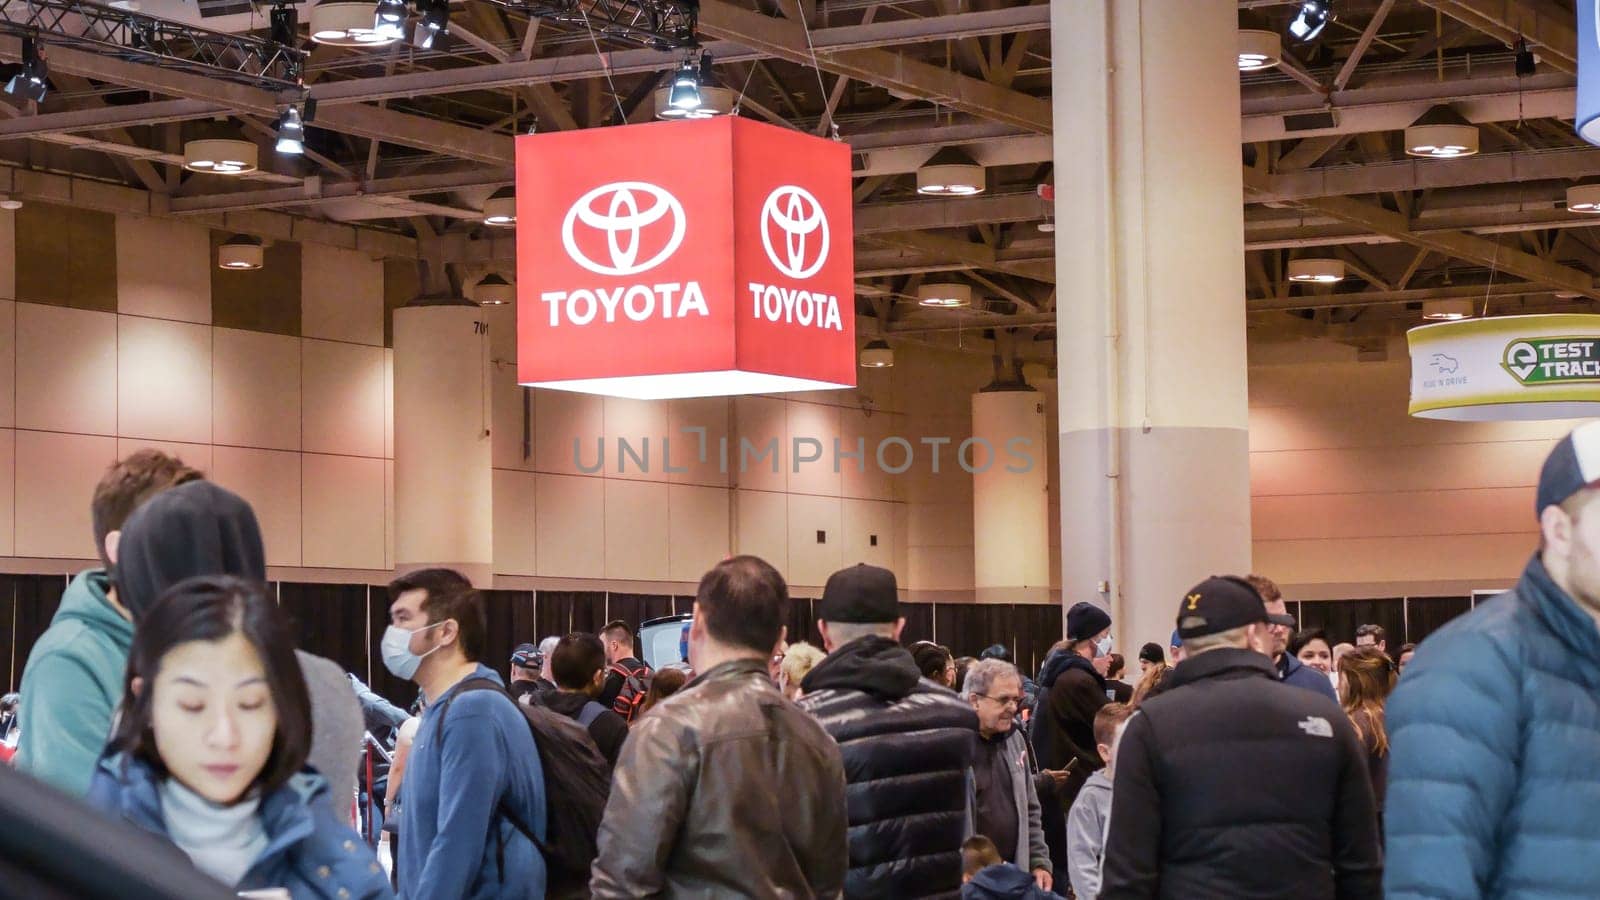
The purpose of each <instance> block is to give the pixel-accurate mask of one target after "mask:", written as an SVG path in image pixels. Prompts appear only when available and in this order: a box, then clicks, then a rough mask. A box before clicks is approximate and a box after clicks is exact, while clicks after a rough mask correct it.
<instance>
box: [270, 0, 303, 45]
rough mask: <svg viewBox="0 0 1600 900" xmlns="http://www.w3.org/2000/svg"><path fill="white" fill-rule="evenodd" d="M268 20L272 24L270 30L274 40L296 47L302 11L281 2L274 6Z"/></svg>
mask: <svg viewBox="0 0 1600 900" xmlns="http://www.w3.org/2000/svg"><path fill="white" fill-rule="evenodd" d="M267 20H268V22H270V23H271V26H272V27H271V31H270V32H269V34H270V36H271V40H272V42H273V43H274V44H278V45H279V46H283V47H288V48H290V49H291V50H292V49H294V47H295V45H296V44H298V43H299V34H300V13H299V12H298V11H297V10H296V9H295V8H294V7H292V6H289V5H288V4H286V3H280V4H278V5H277V6H274V7H273V8H272V12H271V13H269V14H268V19H267Z"/></svg>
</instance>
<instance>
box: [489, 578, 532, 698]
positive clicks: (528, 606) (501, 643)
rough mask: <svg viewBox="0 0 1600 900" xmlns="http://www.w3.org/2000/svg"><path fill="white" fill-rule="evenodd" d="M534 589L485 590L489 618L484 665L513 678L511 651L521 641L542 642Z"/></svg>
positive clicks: (524, 642) (504, 676)
mask: <svg viewBox="0 0 1600 900" xmlns="http://www.w3.org/2000/svg"><path fill="white" fill-rule="evenodd" d="M534 607H535V603H534V596H533V591H484V592H483V609H484V618H485V619H486V620H487V625H488V628H487V631H486V632H485V634H484V638H485V640H484V650H483V664H484V665H486V666H488V667H489V668H491V669H494V670H495V671H496V672H499V673H500V675H501V677H503V678H505V679H507V680H508V681H509V680H510V678H511V651H513V650H515V649H516V648H517V645H518V644H537V643H539V629H538V627H537V625H538V623H537V622H536V621H535V619H536V618H537V616H536V613H535V609H534Z"/></svg>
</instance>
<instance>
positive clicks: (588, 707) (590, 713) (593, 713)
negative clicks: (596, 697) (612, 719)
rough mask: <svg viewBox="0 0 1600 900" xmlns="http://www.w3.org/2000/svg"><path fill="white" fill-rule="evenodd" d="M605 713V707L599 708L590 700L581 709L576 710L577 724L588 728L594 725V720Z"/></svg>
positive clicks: (599, 706)
mask: <svg viewBox="0 0 1600 900" xmlns="http://www.w3.org/2000/svg"><path fill="white" fill-rule="evenodd" d="M605 711H606V707H604V706H601V705H600V704H598V703H596V702H595V701H593V700H590V701H589V702H588V703H585V704H584V705H583V709H580V710H578V724H579V725H582V726H583V727H585V728H588V727H589V726H590V725H592V724H594V720H595V719H598V718H600V714H601V713H603V712H605Z"/></svg>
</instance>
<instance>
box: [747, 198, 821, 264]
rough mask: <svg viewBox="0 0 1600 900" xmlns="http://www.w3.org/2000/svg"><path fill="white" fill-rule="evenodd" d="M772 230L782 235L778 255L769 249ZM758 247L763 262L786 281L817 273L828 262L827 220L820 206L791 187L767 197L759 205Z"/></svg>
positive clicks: (815, 199)
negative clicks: (763, 252) (762, 250)
mask: <svg viewBox="0 0 1600 900" xmlns="http://www.w3.org/2000/svg"><path fill="white" fill-rule="evenodd" d="M774 226H776V228H774ZM774 230H776V231H780V232H782V233H783V247H782V250H783V253H781V254H780V253H778V251H777V250H774V249H773V247H772V237H773V231H774ZM813 235H815V237H813ZM761 245H762V246H763V247H765V248H766V250H767V259H769V260H771V261H772V264H773V265H774V266H776V267H777V269H778V271H779V272H782V273H783V274H785V275H787V276H789V277H790V278H794V279H801V278H810V277H811V276H812V275H815V274H817V272H818V271H819V270H820V269H821V268H822V264H823V263H825V262H827V261H828V217H827V216H825V215H823V213H822V204H821V203H818V202H817V198H816V197H813V196H812V195H811V192H810V191H808V190H806V189H805V188H803V187H796V186H795V185H792V184H786V185H784V186H782V187H780V188H778V189H777V190H774V191H773V192H772V193H770V194H768V195H767V202H766V203H763V204H762V205H761ZM813 256H814V257H815V258H813Z"/></svg>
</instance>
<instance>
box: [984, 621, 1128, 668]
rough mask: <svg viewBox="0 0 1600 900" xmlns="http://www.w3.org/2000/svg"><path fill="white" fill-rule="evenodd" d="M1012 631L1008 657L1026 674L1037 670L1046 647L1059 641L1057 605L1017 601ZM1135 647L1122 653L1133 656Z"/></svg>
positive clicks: (1046, 654) (1059, 625) (1042, 663)
mask: <svg viewBox="0 0 1600 900" xmlns="http://www.w3.org/2000/svg"><path fill="white" fill-rule="evenodd" d="M1015 608H1016V619H1015V622H1016V634H1015V637H1014V638H1013V641H1014V642H1013V643H1012V644H1011V645H1010V646H1011V660H1012V662H1014V663H1016V664H1017V668H1019V669H1021V670H1022V671H1024V672H1027V673H1028V675H1029V677H1032V676H1035V675H1037V674H1038V673H1039V667H1040V666H1042V665H1044V658H1045V657H1046V656H1048V655H1050V648H1051V647H1052V646H1054V645H1055V643H1056V642H1057V641H1059V640H1061V629H1062V624H1061V607H1060V605H1059V604H1055V603H1050V604H1033V603H1030V604H1018V605H1017V606H1016V607H1015ZM1138 652H1139V651H1138V649H1133V650H1132V651H1124V653H1123V656H1125V657H1127V656H1135V655H1137V654H1138Z"/></svg>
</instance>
